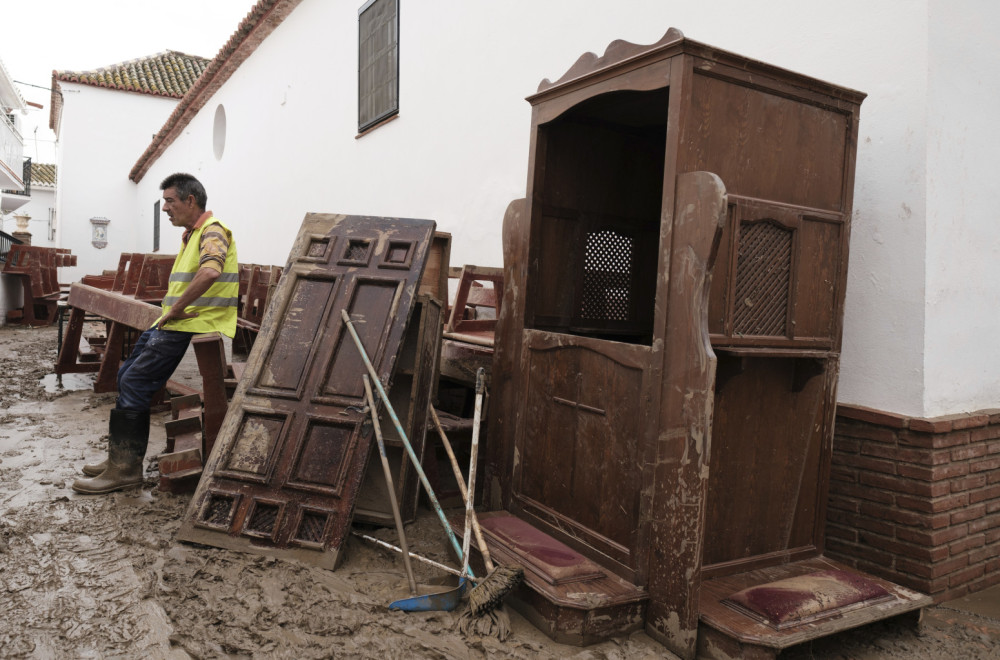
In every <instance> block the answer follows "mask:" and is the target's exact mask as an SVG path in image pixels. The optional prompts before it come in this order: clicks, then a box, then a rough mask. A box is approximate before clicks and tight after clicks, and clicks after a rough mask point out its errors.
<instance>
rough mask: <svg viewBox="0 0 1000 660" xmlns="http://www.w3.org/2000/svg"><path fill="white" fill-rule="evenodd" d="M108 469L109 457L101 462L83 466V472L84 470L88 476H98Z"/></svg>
mask: <svg viewBox="0 0 1000 660" xmlns="http://www.w3.org/2000/svg"><path fill="white" fill-rule="evenodd" d="M107 469H108V459H106V458H105V459H104V460H103V461H101V462H100V463H87V464H86V465H84V466H83V469H82V470H81V472H83V473H84V474H85V475H87V476H88V477H96V476H97V475H99V474H100V473H102V472H104V471H105V470H107Z"/></svg>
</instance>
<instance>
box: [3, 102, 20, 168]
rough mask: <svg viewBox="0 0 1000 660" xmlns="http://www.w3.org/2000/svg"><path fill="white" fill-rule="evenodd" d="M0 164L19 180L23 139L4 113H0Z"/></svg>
mask: <svg viewBox="0 0 1000 660" xmlns="http://www.w3.org/2000/svg"><path fill="white" fill-rule="evenodd" d="M0 162H3V164H4V165H6V166H7V167H9V168H10V169H11V170H12V171H13V172H14V173H15V174H17V176H18V177H19V178H20V176H21V169H22V167H23V162H24V139H23V138H22V137H21V134H20V133H19V132H18V130H17V129H16V128H14V125H13V124H12V123H11V122H10V119H9V118H8V117H7V115H6V113H4V112H0Z"/></svg>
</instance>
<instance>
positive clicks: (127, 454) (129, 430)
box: [73, 173, 240, 494]
mask: <svg viewBox="0 0 1000 660" xmlns="http://www.w3.org/2000/svg"><path fill="white" fill-rule="evenodd" d="M160 190H162V191H163V211H164V212H165V213H166V214H167V215H168V216H169V217H170V222H171V224H173V225H174V226H175V227H183V228H184V236H183V237H182V239H181V249H180V251H179V252H178V254H177V259H176V260H175V261H174V266H173V269H171V271H170V283H169V285H168V287H167V296H166V298H164V299H163V313H162V314H161V315H160V318H159V319H157V321H156V323H154V324H153V327H151V328H150V329H149V330H146V331H145V332H144V333H142V335H140V336H139V339H138V340H137V341H136V343H135V347H134V348H133V349H132V353H131V355H129V357H128V359H127V360H125V362H124V363H123V364H122V366H121V368H120V369H119V370H118V402H117V404H116V405H115V408H114V409H113V410H112V411H111V419H110V421H109V424H108V430H109V434H110V440H109V441H108V458H107V460H106V461H104V462H102V463H98V464H94V465H85V466H84V468H83V473H84V474H86V475H87V476H89V477H92V478H90V479H77V480H76V481H75V482H73V490H75V491H76V492H78V493H85V494H98V493H110V492H112V491H115V490H121V489H124V488H129V487H131V486H137V485H139V484H141V483H142V460H143V458H144V457H145V455H146V445H147V443H148V441H149V408H150V403H151V402H152V400H153V397H154V396H155V395H156V393H157V392H159V391H160V389H161V388H162V387H163V386H164V385H166V383H167V380H168V379H169V378H170V376H171V375H173V373H174V370H175V369H176V368H177V365H178V364H180V362H181V359H182V358H183V357H184V353H185V351H187V348H188V345H189V344H190V343H191V337H192V336H194V335H196V334H200V333H203V332H221V333H222V334H224V335H226V336H227V337H232V336H233V335H234V334H236V307H237V302H238V300H239V290H240V283H239V268H238V266H237V261H236V243H235V241H234V240H233V233H232V231H230V229H229V227H227V226H226V225H224V224H223V223H222V222H221V221H220V220H219V219H218V218H216V217H215V216H214V215H212V212H211V211H206V210H205V206H206V204H207V202H208V195H207V194H206V193H205V187H204V186H202V185H201V182H199V181H198V179H196V178H194V177H193V176H191V175H190V174H183V173H177V174H172V175H170V176H168V177H167V178H166V179H164V180H163V182H162V183H161V184H160Z"/></svg>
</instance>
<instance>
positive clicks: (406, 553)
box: [361, 374, 417, 596]
mask: <svg viewBox="0 0 1000 660" xmlns="http://www.w3.org/2000/svg"><path fill="white" fill-rule="evenodd" d="M361 378H362V380H363V381H364V383H365V398H366V399H367V401H368V408H369V410H371V415H372V426H373V427H375V439H376V440H377V441H378V453H379V457H380V458H381V459H382V473H383V474H385V485H386V486H388V488H389V503H390V504H391V505H392V519H393V520H395V521H396V534H398V535H399V545H400V547H401V548H402V551H401V552H402V553H403V566H404V567H405V568H406V579H407V580H408V581H409V583H410V593H411V594H413V595H414V596H416V595H417V580H416V578H414V577H413V566H412V565H410V548H409V546H407V544H406V533H405V532H404V531H403V516H401V515H400V514H399V502H397V501H396V487H395V486H394V485H393V484H392V470H391V469H390V468H389V457H388V456H386V455H385V441H384V440H382V425H381V424H379V421H378V411H377V410H376V409H375V396H374V395H373V394H372V384H371V381H369V380H368V374H362V376H361Z"/></svg>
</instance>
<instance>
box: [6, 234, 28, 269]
mask: <svg viewBox="0 0 1000 660" xmlns="http://www.w3.org/2000/svg"><path fill="white" fill-rule="evenodd" d="M23 242H24V241H20V240H18V239H16V238H14V237H13V236H11V235H10V234H8V233H7V232H3V231H0V264H2V263H6V262H7V253H8V252H10V246H11V245H14V244H15V243H18V244H20V243H23Z"/></svg>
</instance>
